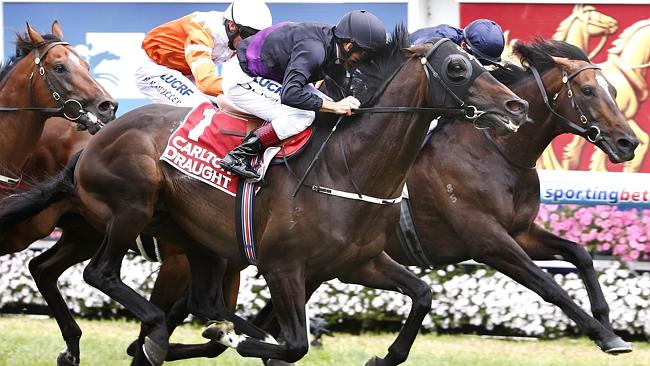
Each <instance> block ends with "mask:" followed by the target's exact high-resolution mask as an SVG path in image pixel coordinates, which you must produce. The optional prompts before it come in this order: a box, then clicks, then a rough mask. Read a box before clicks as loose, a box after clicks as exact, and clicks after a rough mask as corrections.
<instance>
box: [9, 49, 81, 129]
mask: <svg viewBox="0 0 650 366" xmlns="http://www.w3.org/2000/svg"><path fill="white" fill-rule="evenodd" d="M59 45H60V46H69V45H70V44H69V43H68V42H61V41H58V42H51V43H47V44H45V45H44V46H45V49H44V50H43V54H42V55H41V52H40V51H39V48H40V47H43V45H41V46H39V47H37V48H35V49H34V65H35V67H36V69H37V70H38V74H39V75H40V76H41V77H42V78H43V81H45V84H46V85H47V88H48V90H49V91H50V93H51V95H52V98H53V99H54V100H56V101H57V102H59V103H60V104H61V106H60V107H59V108H43V107H24V108H21V107H0V112H16V111H36V112H42V113H52V114H55V115H63V116H64V117H65V118H66V119H68V120H70V121H77V120H78V119H79V118H81V116H83V115H84V113H86V111H85V110H84V108H83V105H82V104H81V102H79V101H78V100H76V99H72V98H71V99H67V100H66V101H62V98H61V93H60V92H59V91H58V90H57V89H56V88H55V87H54V85H53V84H52V82H51V81H50V78H49V77H48V74H47V71H45V68H44V67H43V65H42V63H41V62H42V61H43V60H45V57H47V54H48V52H49V51H50V50H51V49H52V48H53V47H55V46H59ZM33 81H34V72H33V71H32V72H31V74H29V97H30V100H31V104H32V105H34V93H33ZM75 105H76V106H78V107H79V111H78V112H77V114H76V115H68V112H67V111H66V107H69V106H75Z"/></svg>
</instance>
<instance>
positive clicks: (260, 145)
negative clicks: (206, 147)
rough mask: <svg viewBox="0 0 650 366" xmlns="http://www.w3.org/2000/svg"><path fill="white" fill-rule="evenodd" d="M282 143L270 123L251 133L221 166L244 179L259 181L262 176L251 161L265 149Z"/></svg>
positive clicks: (227, 156) (229, 154)
mask: <svg viewBox="0 0 650 366" xmlns="http://www.w3.org/2000/svg"><path fill="white" fill-rule="evenodd" d="M278 142H280V139H279V138H278V135H277V134H276V133H275V130H273V126H271V124H270V123H267V124H265V125H263V126H262V127H260V128H258V129H256V130H254V131H251V133H249V134H248V136H246V138H244V141H242V143H241V144H239V146H237V147H235V148H234V149H232V151H230V152H229V153H228V154H226V156H224V157H223V159H222V160H221V166H222V167H223V168H224V169H226V170H228V171H231V172H233V173H235V174H237V175H240V176H242V177H244V178H249V179H254V180H259V179H260V175H259V174H258V173H257V170H255V168H253V166H251V159H252V158H253V157H254V156H256V155H257V154H259V153H261V152H262V151H264V149H265V148H267V147H269V146H273V145H275V144H277V143H278Z"/></svg>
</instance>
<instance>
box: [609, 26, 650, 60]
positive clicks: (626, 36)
mask: <svg viewBox="0 0 650 366" xmlns="http://www.w3.org/2000/svg"><path fill="white" fill-rule="evenodd" d="M647 26H650V19H643V20H639V21H638V22H636V23H634V24H632V25H631V26H629V27H627V28H625V30H624V31H623V33H621V34H620V35H619V36H618V38H617V39H615V40H614V41H613V42H612V45H613V47H612V48H610V49H609V50H607V53H613V54H617V55H618V54H620V53H621V52H623V50H624V49H625V46H626V45H627V43H628V42H629V41H630V38H632V36H634V34H635V33H636V32H637V31H638V30H639V29H641V28H643V27H647Z"/></svg>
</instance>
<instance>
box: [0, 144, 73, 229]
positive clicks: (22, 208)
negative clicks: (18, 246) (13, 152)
mask: <svg viewBox="0 0 650 366" xmlns="http://www.w3.org/2000/svg"><path fill="white" fill-rule="evenodd" d="M80 155H81V151H79V152H77V153H76V154H75V155H74V156H72V158H71V159H70V161H69V162H68V164H67V165H66V166H65V168H64V169H63V170H62V171H60V172H59V173H58V174H57V175H55V176H53V177H51V178H49V179H48V180H46V181H44V182H42V183H39V184H37V185H35V186H34V187H32V189H30V190H29V191H26V192H23V193H19V194H14V195H11V196H9V197H7V198H5V199H4V200H2V204H1V205H0V206H1V207H0V235H1V234H3V233H5V232H7V231H8V230H10V229H11V228H12V227H13V226H15V225H17V224H18V223H20V222H23V221H25V220H28V219H30V218H32V217H34V216H36V215H37V214H39V213H40V212H41V211H43V210H44V209H46V208H47V207H49V206H50V205H51V204H53V203H55V202H57V201H60V200H62V199H64V198H65V197H68V196H70V195H71V194H72V193H74V169H75V166H76V165H77V162H78V161H79V156H80Z"/></svg>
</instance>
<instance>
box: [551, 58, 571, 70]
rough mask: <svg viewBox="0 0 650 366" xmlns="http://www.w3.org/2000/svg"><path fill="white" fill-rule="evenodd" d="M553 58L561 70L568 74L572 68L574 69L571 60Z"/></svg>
mask: <svg viewBox="0 0 650 366" xmlns="http://www.w3.org/2000/svg"><path fill="white" fill-rule="evenodd" d="M551 57H552V58H553V62H555V64H556V65H557V66H558V67H559V68H560V69H562V70H564V71H566V72H571V68H572V67H573V66H572V63H571V60H569V59H568V58H565V57H553V56H551Z"/></svg>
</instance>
